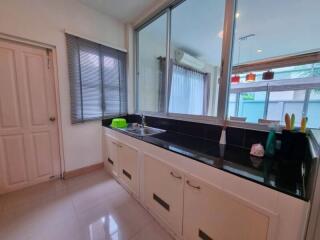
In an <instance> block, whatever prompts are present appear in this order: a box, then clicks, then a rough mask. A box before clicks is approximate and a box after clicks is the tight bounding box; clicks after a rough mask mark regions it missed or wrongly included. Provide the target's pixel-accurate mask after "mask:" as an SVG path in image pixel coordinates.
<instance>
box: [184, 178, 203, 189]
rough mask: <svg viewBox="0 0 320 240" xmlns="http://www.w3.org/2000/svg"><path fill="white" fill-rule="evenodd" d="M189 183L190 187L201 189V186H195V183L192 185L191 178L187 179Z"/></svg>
mask: <svg viewBox="0 0 320 240" xmlns="http://www.w3.org/2000/svg"><path fill="white" fill-rule="evenodd" d="M187 184H188V185H189V186H190V187H192V188H195V189H198V190H200V189H201V187H200V186H194V185H192V184H191V183H190V181H189V180H187Z"/></svg>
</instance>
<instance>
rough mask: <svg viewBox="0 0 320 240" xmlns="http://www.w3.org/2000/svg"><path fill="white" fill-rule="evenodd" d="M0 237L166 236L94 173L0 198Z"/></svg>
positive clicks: (117, 239) (91, 239)
mask: <svg viewBox="0 0 320 240" xmlns="http://www.w3.org/2000/svg"><path fill="white" fill-rule="evenodd" d="M0 239H2V240H51V239H52V240H53V239H54V240H57V239H59V240H104V239H113V240H122V239H128V240H142V239H145V240H170V239H171V237H170V236H169V235H168V234H167V233H166V232H165V231H164V230H163V229H162V228H161V227H160V225H159V224H158V223H157V222H155V220H154V219H153V218H152V217H151V216H150V215H149V213H148V212H147V211H146V210H145V209H144V208H142V207H141V206H140V205H139V204H138V203H137V202H136V201H135V200H134V199H133V198H132V197H131V196H130V195H129V194H128V193H127V192H126V191H125V190H124V189H123V188H122V187H121V186H120V185H119V184H118V183H117V182H116V181H115V180H114V179H113V178H111V177H110V176H109V175H107V174H106V173H105V172H104V171H102V170H101V171H96V172H94V173H91V174H87V175H84V176H81V177H77V178H73V179H70V180H67V181H60V180H57V181H53V182H49V183H44V184H40V185H37V186H34V187H31V188H28V189H25V190H22V191H18V192H14V193H10V194H7V195H4V196H0Z"/></svg>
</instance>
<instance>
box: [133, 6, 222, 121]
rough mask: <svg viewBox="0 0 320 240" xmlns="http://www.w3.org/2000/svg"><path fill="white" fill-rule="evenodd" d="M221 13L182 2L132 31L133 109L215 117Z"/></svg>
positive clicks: (217, 8) (212, 7)
mask: <svg viewBox="0 0 320 240" xmlns="http://www.w3.org/2000/svg"><path fill="white" fill-rule="evenodd" d="M224 13H225V0H217V1H211V0H203V1H201V4H199V1H198V0H186V1H181V2H179V3H178V4H177V5H175V6H171V7H170V8H168V10H167V11H166V12H165V13H164V14H163V15H160V16H159V17H158V18H156V19H154V20H152V21H151V22H150V23H147V24H146V25H143V26H142V27H141V28H138V29H137V32H136V34H137V35H136V36H137V90H138V91H137V103H138V104H137V109H138V111H145V112H156V113H159V112H160V113H164V114H167V115H174V114H175V115H176V114H182V115H197V116H212V117H213V116H214V117H216V116H217V108H218V107H217V106H218V92H219V82H218V78H219V73H220V63H221V55H222V38H223V24H224ZM190 16H193V17H190ZM168 19H169V20H170V22H169V24H168V22H167V21H168ZM167 55H169V56H167Z"/></svg>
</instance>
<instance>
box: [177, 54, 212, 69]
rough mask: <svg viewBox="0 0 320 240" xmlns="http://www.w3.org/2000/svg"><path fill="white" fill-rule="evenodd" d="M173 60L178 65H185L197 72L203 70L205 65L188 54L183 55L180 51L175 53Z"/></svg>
mask: <svg viewBox="0 0 320 240" xmlns="http://www.w3.org/2000/svg"><path fill="white" fill-rule="evenodd" d="M175 59H176V62H177V63H178V64H181V65H185V66H188V67H192V68H195V69H197V70H203V69H204V67H205V66H206V64H205V63H204V62H202V61H201V60H199V59H197V58H195V57H193V56H191V55H190V54H188V53H185V52H184V51H181V50H176V51H175Z"/></svg>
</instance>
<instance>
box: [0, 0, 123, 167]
mask: <svg viewBox="0 0 320 240" xmlns="http://www.w3.org/2000/svg"><path fill="white" fill-rule="evenodd" d="M64 29H68V30H69V31H73V32H76V33H79V34H81V35H83V36H87V37H89V38H93V39H96V40H99V41H102V42H106V43H109V44H110V45H112V46H116V47H119V48H125V47H126V46H125V26H124V24H122V23H120V22H118V21H116V20H114V19H113V18H111V17H108V16H106V15H103V14H100V13H98V12H97V11H94V10H91V9H90V8H88V7H86V6H84V5H82V4H81V3H79V2H78V1H76V0H1V1H0V32H1V33H5V34H10V35H13V36H18V37H22V38H26V39H29V40H34V41H38V42H42V43H46V44H51V45H54V46H55V47H56V50H57V58H58V59H57V61H58V78H59V88H60V102H61V116H62V130H63V147H64V159H65V168H66V170H67V171H70V170H73V169H77V168H81V167H84V166H88V165H91V164H95V163H98V162H102V142H101V122H100V121H95V122H89V123H84V124H79V125H71V121H70V94H69V79H68V68H67V56H66V43H65V36H64V32H63V31H64Z"/></svg>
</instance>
